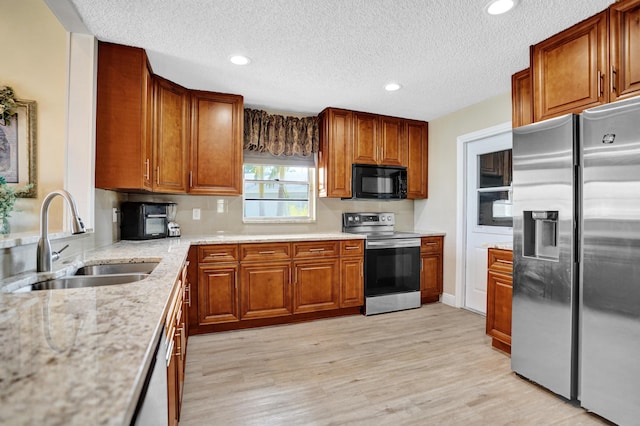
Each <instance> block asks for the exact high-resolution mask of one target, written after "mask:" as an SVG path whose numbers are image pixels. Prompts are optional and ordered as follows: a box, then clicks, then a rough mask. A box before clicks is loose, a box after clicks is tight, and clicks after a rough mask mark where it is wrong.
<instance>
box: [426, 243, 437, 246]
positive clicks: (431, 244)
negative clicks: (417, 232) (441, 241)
mask: <svg viewBox="0 0 640 426" xmlns="http://www.w3.org/2000/svg"><path fill="white" fill-rule="evenodd" d="M425 245H426V246H437V245H438V243H425Z"/></svg>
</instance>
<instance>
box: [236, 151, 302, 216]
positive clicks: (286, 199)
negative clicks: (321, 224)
mask: <svg viewBox="0 0 640 426" xmlns="http://www.w3.org/2000/svg"><path fill="white" fill-rule="evenodd" d="M243 221H244V222H245V223H297V222H313V221H315V164H314V162H313V158H311V159H310V160H308V159H306V158H298V157H294V158H286V159H280V158H279V157H275V156H271V155H266V156H265V155H260V154H252V155H248V154H245V161H244V167H243Z"/></svg>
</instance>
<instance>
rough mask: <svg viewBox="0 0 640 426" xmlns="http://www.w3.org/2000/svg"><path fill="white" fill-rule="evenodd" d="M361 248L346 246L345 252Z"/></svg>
mask: <svg viewBox="0 0 640 426" xmlns="http://www.w3.org/2000/svg"><path fill="white" fill-rule="evenodd" d="M359 248H360V246H345V247H344V249H345V250H358V249H359Z"/></svg>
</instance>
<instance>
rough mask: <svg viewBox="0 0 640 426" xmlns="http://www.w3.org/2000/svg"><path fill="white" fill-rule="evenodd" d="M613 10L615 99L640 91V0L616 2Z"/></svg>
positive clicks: (612, 53)
mask: <svg viewBox="0 0 640 426" xmlns="http://www.w3.org/2000/svg"><path fill="white" fill-rule="evenodd" d="M609 11H610V15H609V16H610V21H609V27H610V32H609V33H610V36H609V37H610V46H611V47H610V49H611V96H610V97H611V101H615V100H619V99H626V98H630V97H632V96H636V95H638V94H640V0H626V1H619V2H617V3H614V4H612V5H611V6H610V8H609Z"/></svg>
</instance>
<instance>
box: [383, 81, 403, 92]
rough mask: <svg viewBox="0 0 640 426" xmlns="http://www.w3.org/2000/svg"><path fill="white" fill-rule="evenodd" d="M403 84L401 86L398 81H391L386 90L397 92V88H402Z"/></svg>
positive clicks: (385, 87)
mask: <svg viewBox="0 0 640 426" xmlns="http://www.w3.org/2000/svg"><path fill="white" fill-rule="evenodd" d="M401 87H402V86H400V85H399V84H398V83H389V84H387V85H386V86H384V90H386V91H387V92H395V91H396V90H400V88H401Z"/></svg>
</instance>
